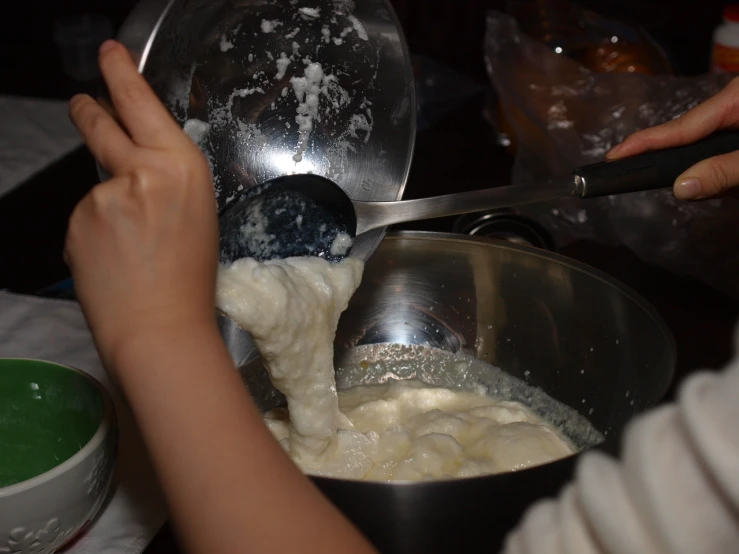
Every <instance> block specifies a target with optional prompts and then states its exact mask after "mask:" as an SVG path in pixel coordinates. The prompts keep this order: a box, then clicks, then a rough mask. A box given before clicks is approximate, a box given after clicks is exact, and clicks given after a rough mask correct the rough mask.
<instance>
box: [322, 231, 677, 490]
mask: <svg viewBox="0 0 739 554" xmlns="http://www.w3.org/2000/svg"><path fill="white" fill-rule="evenodd" d="M400 239H406V240H408V239H410V240H421V241H428V242H450V243H458V242H466V243H478V244H480V246H484V247H486V248H496V249H501V250H513V251H517V252H523V253H525V254H527V255H530V256H536V257H539V258H546V259H549V260H552V261H554V262H557V263H559V264H561V265H564V266H566V267H570V268H572V269H574V270H576V271H580V272H582V273H585V274H587V275H590V276H591V277H593V278H595V279H597V280H598V281H600V282H602V283H603V284H605V285H607V286H609V287H611V288H614V289H616V290H617V291H618V292H619V293H621V294H622V295H624V296H625V297H626V298H628V299H630V300H632V301H633V302H634V303H635V304H636V305H637V306H639V307H640V308H641V309H643V310H644V311H645V312H646V313H647V314H648V315H649V316H650V317H651V318H652V319H653V320H654V322H655V323H656V324H657V326H658V327H659V328H660V329H661V331H662V333H663V334H664V336H665V338H666V339H667V343H668V344H667V346H668V351H669V354H670V360H669V379H667V380H666V383H667V384H666V385H665V386H664V387H663V388H664V390H662V391H660V393H659V395H658V397H657V398H658V399H659V398H662V397H663V396H664V394H665V393H666V392H667V389H668V388H669V386H670V383H672V379H673V377H674V375H675V360H676V352H677V347H676V343H675V338H674V337H673V335H672V332H671V331H670V328H669V327H668V326H667V323H666V322H665V321H664V319H663V318H662V316H661V315H660V314H659V313H658V312H657V310H656V309H655V308H654V306H652V305H651V304H650V303H649V302H648V301H647V300H646V299H645V298H644V297H643V296H641V295H640V294H639V293H637V292H636V291H635V290H634V289H632V288H631V287H629V286H627V285H626V284H624V283H622V282H621V281H619V280H618V279H616V278H614V277H612V276H610V275H608V274H607V273H605V272H603V271H600V270H599V269H596V268H594V267H591V266H589V265H587V264H584V263H582V262H578V261H576V260H573V259H571V258H567V257H566V256H562V255H560V254H555V253H552V252H549V251H546V250H541V249H538V248H534V247H531V246H522V245H515V244H512V243H509V242H507V241H502V240H497V239H492V238H488V237H480V236H470V235H463V234H456V233H440V232H435V231H391V232H389V233H387V234H386V236H385V240H400ZM637 417H638V416H637ZM611 440H612V439H611V438H606V440H605V441H604V442H603V443H601V445H603V444H607V443H610V442H611ZM601 445H598V446H601ZM595 448H597V447H595ZM588 450H592V449H586V450H583V451H580V452H575V453H574V454H572V455H570V456H566V457H564V458H560V459H558V460H554V461H552V462H549V463H546V464H540V465H537V466H532V467H529V468H526V469H522V470H518V471H512V472H503V473H493V474H490V475H479V476H476V477H462V478H455V479H436V480H434V481H420V482H419V481H389V482H387V481H358V480H352V479H337V478H334V477H320V476H315V475H309V477H310V478H311V479H313V480H314V481H315V482H316V483H317V484H322V483H326V484H328V483H334V484H341V485H343V486H352V487H357V488H360V487H361V488H370V487H385V488H402V489H403V490H408V489H409V488H410V489H413V488H425V489H427V490H428V489H429V488H439V489H443V488H446V487H450V486H455V485H457V486H458V485H460V484H464V485H465V486H477V485H478V484H481V483H482V482H485V481H489V480H491V479H496V478H497V479H501V478H506V477H509V478H510V476H511V475H513V474H516V475H526V474H529V473H531V472H535V471H541V470H544V469H545V468H548V467H551V466H553V465H560V464H564V463H569V462H570V461H571V460H572V459H573V458H575V457H577V456H580V455H581V454H583V453H584V452H587V451H588Z"/></svg>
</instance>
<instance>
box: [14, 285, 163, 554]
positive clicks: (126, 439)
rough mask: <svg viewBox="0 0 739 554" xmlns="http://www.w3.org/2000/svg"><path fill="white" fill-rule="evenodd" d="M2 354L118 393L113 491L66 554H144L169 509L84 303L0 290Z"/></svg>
mask: <svg viewBox="0 0 739 554" xmlns="http://www.w3.org/2000/svg"><path fill="white" fill-rule="evenodd" d="M0 357H24V358H37V359H43V360H49V361H52V362H58V363H61V364H66V365H69V366H72V367H75V368H77V369H80V370H82V371H85V372H87V373H89V374H90V375H92V376H94V377H95V378H96V379H98V380H99V381H100V382H101V383H102V384H103V385H104V386H105V387H106V388H107V389H108V391H110V392H111V395H112V396H113V401H114V403H115V407H116V412H117V416H118V421H119V425H120V448H119V454H118V469H117V475H116V479H115V482H114V487H115V488H114V490H113V492H112V494H111V496H110V498H109V501H108V502H107V505H106V506H105V507H104V508H103V510H102V511H101V513H100V514H99V517H98V518H97V519H96V520H95V521H94V522H93V524H92V525H91V526H90V527H89V528H88V529H87V530H86V531H85V533H84V534H83V535H82V537H81V538H80V539H79V540H78V541H77V542H76V543H74V544H73V545H72V546H71V547H70V548H69V549H68V550H65V554H139V553H141V552H142V551H143V550H144V549H145V548H146V546H147V545H148V544H149V542H150V541H151V539H152V538H153V537H154V535H155V534H156V532H157V531H158V530H159V528H160V527H161V526H162V524H163V523H164V521H165V519H166V517H167V513H166V509H165V504H164V501H163V498H162V494H161V491H160V489H159V487H158V484H157V481H156V478H155V475H154V472H153V469H152V467H151V464H150V462H149V459H148V456H147V453H146V449H145V447H144V444H143V442H142V440H141V437H140V435H139V432H138V429H137V428H136V424H135V422H134V420H133V416H132V414H131V412H130V410H129V409H128V408H127V407H126V406H125V405H124V403H123V402H122V401H121V398H120V396H119V395H118V394H117V392H116V391H115V390H114V389H113V387H112V386H111V384H110V380H109V379H108V377H107V375H106V374H105V371H104V369H103V367H102V364H101V362H100V359H99V358H98V355H97V352H96V350H95V346H94V344H93V342H92V336H91V335H90V331H89V330H88V328H87V324H86V323H85V319H84V317H83V315H82V312H81V310H80V307H79V305H78V304H77V303H76V302H70V301H67V300H51V299H45V298H36V297H30V296H19V295H14V294H9V293H6V292H0Z"/></svg>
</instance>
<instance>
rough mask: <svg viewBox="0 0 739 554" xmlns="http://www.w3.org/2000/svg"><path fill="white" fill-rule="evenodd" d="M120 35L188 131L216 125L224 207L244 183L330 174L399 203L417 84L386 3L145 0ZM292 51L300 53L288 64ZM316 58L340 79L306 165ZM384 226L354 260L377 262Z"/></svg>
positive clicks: (214, 163)
mask: <svg viewBox="0 0 739 554" xmlns="http://www.w3.org/2000/svg"><path fill="white" fill-rule="evenodd" d="M118 40H120V41H121V42H122V43H123V44H125V45H126V47H127V48H128V49H129V51H130V52H131V53H132V55H133V57H134V59H135V60H136V61H137V62H138V66H139V70H140V71H141V72H142V73H143V75H144V76H145V77H146V78H147V80H148V81H149V83H150V84H151V85H152V87H153V88H154V90H155V91H156V92H157V94H158V96H159V97H160V98H161V99H162V101H163V102H164V103H165V105H166V106H167V107H168V108H169V110H170V111H171V112H172V114H173V115H174V117H175V118H176V119H177V121H178V122H179V123H180V124H181V125H183V126H185V129H186V130H187V129H188V127H187V126H186V124H187V121H188V120H190V121H193V120H199V121H202V122H204V123H207V124H209V125H210V129H209V131H208V132H207V133H204V134H202V133H201V132H200V131H198V126H194V127H193V129H195V130H196V131H198V132H197V133H195V134H202V139H200V140H198V143H199V146H200V148H201V150H203V152H204V153H205V154H206V157H207V158H208V159H209V161H210V163H211V167H212V170H213V177H214V181H215V185H216V193H217V196H218V207H219V209H223V208H225V206H227V205H228V204H229V203H230V202H231V201H232V200H233V199H234V198H236V197H237V196H238V194H239V193H240V192H241V191H242V190H243V189H244V188H248V187H251V186H254V185H256V184H259V183H262V182H264V181H266V180H268V179H271V178H274V177H279V176H282V175H288V174H293V173H315V174H318V175H321V176H323V177H327V178H330V179H332V180H333V181H334V182H336V183H337V184H338V185H339V186H341V187H342V188H343V189H344V191H345V192H346V193H347V194H348V195H349V196H350V197H351V198H352V199H354V200H380V201H391V200H400V198H401V196H402V194H403V189H404V187H405V183H406V179H407V177H408V171H409V169H410V162H411V157H412V153H413V145H414V141H415V133H416V104H415V88H414V85H413V70H412V68H411V63H410V56H409V54H408V48H407V46H406V42H405V39H404V37H403V34H402V31H401V29H400V25H399V23H398V20H397V17H396V16H395V13H394V12H393V10H392V7H391V6H390V3H389V2H388V1H387V0H314V1H311V2H309V3H302V2H293V1H288V0H141V2H140V3H139V4H138V5H137V6H136V7H135V8H134V10H133V11H132V12H131V14H130V15H129V16H128V18H127V19H126V21H125V22H124V24H123V26H122V27H121V29H120V31H119V34H118ZM283 55H284V56H285V58H282V56H283ZM281 58H282V60H283V61H282V63H283V64H286V63H287V61H286V60H288V59H289V58H291V59H290V63H289V64H288V65H287V66H286V67H283V69H284V70H281V69H280V64H279V63H278V62H279V60H280V59H281ZM309 62H316V63H319V64H321V66H322V71H323V72H324V73H326V74H330V75H332V77H331V78H330V79H328V80H324V81H322V82H321V83H320V85H321V87H320V88H321V89H322V91H321V92H319V93H318V94H317V102H318V105H317V108H316V113H315V115H314V116H313V118H312V131H311V132H310V136H309V138H308V140H307V143H306V149H305V151H304V152H302V155H301V156H299V158H300V161H296V160H295V159H294V156H295V155H296V154H297V153H298V151H299V147H298V145H299V144H300V140H301V138H300V137H301V135H300V132H299V125H298V121H296V118H297V117H298V115H299V113H298V111H299V110H300V109H304V108H299V104H300V100H299V99H298V98H297V95H296V92H297V91H298V89H296V90H294V85H293V84H292V82H291V79H293V78H297V79H301V78H306V77H307V74H306V69H307V68H308V63H309ZM299 84H300V83H299ZM300 86H303V85H302V84H301V85H300ZM299 90H302V89H299ZM304 99H305V100H306V104H308V103H309V102H308V100H307V98H305V97H304ZM200 127H201V131H202V126H200ZM191 136H193V134H191ZM101 177H102V178H105V177H106V175H105V173H104V171H101ZM384 232H385V229H384V228H383V229H378V230H376V231H373V232H372V233H367V234H366V235H365V236H362V237H361V238H360V239H358V240H357V242H356V244H355V245H354V248H353V253H354V255H355V256H360V257H363V258H366V257H369V254H370V253H371V252H373V251H374V249H375V248H376V246H377V244H379V242H380V240H382V237H383V235H384Z"/></svg>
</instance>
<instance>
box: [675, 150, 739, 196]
mask: <svg viewBox="0 0 739 554" xmlns="http://www.w3.org/2000/svg"><path fill="white" fill-rule="evenodd" d="M737 187H739V151H737V152H731V153H730V154H723V155H721V156H714V157H713V158H708V159H707V160H703V161H700V162H698V163H697V164H695V165H694V166H693V167H691V168H690V169H688V170H687V171H685V173H683V174H682V175H680V177H678V178H677V179H676V180H675V185H674V187H673V192H674V193H675V196H676V197H677V198H678V199H680V200H705V199H707V198H713V197H715V196H720V195H722V194H725V193H726V192H728V191H729V190H731V189H735V188H737ZM737 190H739V189H737Z"/></svg>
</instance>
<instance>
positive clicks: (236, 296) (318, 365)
mask: <svg viewBox="0 0 739 554" xmlns="http://www.w3.org/2000/svg"><path fill="white" fill-rule="evenodd" d="M363 270H364V264H363V263H362V262H361V261H359V260H357V259H354V258H346V259H345V260H343V261H341V262H340V263H334V264H332V263H329V262H327V261H326V260H324V259H322V258H317V257H315V258H314V257H305V258H288V259H285V260H270V261H267V262H257V261H255V260H253V259H250V258H245V259H242V260H237V261H236V262H234V263H233V264H232V265H231V266H229V267H221V268H220V270H219V272H218V285H217V291H216V302H217V305H218V307H219V308H220V309H221V310H223V311H224V312H225V313H226V314H228V315H229V316H230V317H231V318H232V319H233V320H234V321H236V322H237V323H238V324H239V326H241V327H242V328H243V329H246V330H247V331H249V333H251V336H252V338H253V339H254V342H255V344H256V346H257V348H258V349H259V352H260V353H261V354H262V357H263V359H264V362H265V365H266V367H267V371H268V372H269V375H270V378H271V380H272V384H273V385H274V386H275V387H276V388H277V389H279V390H280V391H282V392H283V393H284V394H285V396H286V397H287V401H288V405H289V406H290V414H291V422H290V432H289V435H290V453H291V454H292V456H293V458H294V459H295V460H296V461H297V462H298V463H301V464H309V465H310V466H311V467H313V466H316V465H318V464H321V463H322V462H323V461H324V460H325V459H326V458H328V457H331V456H333V454H334V451H335V450H336V444H337V441H336V430H337V428H338V427H339V425H340V424H341V423H343V422H345V418H343V417H342V416H341V412H339V407H338V398H337V395H336V380H335V377H334V366H333V356H334V337H335V335H336V326H337V324H338V322H339V316H340V315H341V313H342V312H343V311H344V310H345V309H346V307H347V304H348V303H349V299H350V298H351V297H352V294H354V291H355V290H356V289H357V287H358V286H359V283H360V281H361V279H362V271H363Z"/></svg>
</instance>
